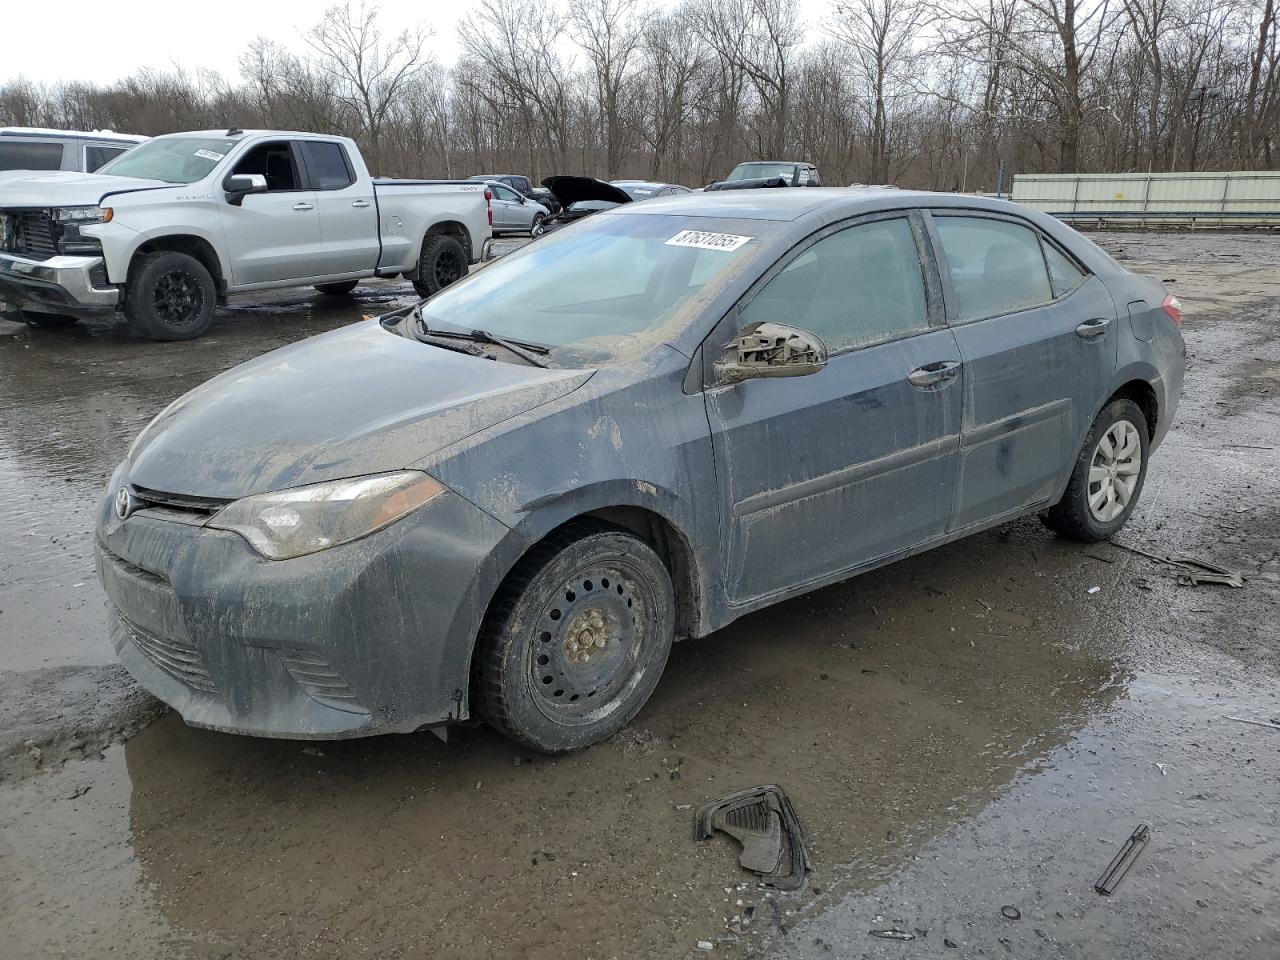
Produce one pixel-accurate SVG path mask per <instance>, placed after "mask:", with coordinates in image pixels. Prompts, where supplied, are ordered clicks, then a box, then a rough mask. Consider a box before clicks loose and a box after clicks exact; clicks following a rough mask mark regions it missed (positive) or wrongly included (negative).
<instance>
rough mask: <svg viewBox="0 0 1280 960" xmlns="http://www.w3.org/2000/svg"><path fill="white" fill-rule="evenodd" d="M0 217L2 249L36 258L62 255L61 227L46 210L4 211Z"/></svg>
mask: <svg viewBox="0 0 1280 960" xmlns="http://www.w3.org/2000/svg"><path fill="white" fill-rule="evenodd" d="M0 218H3V219H4V223H3V224H0V250H3V251H4V252H5V253H16V254H18V256H20V257H30V258H31V259H32V260H48V259H49V258H50V257H56V256H57V255H58V232H57V226H56V225H55V224H54V222H53V218H52V217H50V216H49V214H48V213H47V212H45V211H44V210H10V211H0Z"/></svg>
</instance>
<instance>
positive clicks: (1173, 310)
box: [1160, 293, 1182, 327]
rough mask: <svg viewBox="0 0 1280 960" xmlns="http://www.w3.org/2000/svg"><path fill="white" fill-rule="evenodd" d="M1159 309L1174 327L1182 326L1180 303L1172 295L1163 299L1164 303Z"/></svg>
mask: <svg viewBox="0 0 1280 960" xmlns="http://www.w3.org/2000/svg"><path fill="white" fill-rule="evenodd" d="M1160 309H1161V310H1163V311H1164V312H1165V313H1167V314H1168V315H1169V319H1170V320H1172V321H1173V325H1174V326H1175V327H1180V326H1182V301H1181V300H1179V299H1178V298H1177V297H1175V296H1174V295H1173V294H1172V293H1171V294H1169V295H1168V296H1166V297H1165V298H1164V303H1162V304H1160Z"/></svg>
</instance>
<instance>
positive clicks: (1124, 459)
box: [1087, 420, 1142, 523]
mask: <svg viewBox="0 0 1280 960" xmlns="http://www.w3.org/2000/svg"><path fill="white" fill-rule="evenodd" d="M1141 473H1142V438H1141V437H1140V436H1139V435H1138V428H1137V427H1135V426H1134V425H1133V424H1132V423H1130V422H1129V421H1128V420H1117V421H1116V422H1115V423H1113V424H1112V425H1111V426H1110V427H1108V428H1107V432H1106V433H1104V434H1103V435H1102V437H1101V438H1100V439H1099V440H1098V445H1097V446H1096V447H1094V450H1093V459H1092V460H1090V462H1089V485H1088V493H1087V495H1088V500H1089V513H1090V514H1091V515H1092V516H1093V518H1094V519H1095V520H1097V521H1098V522H1099V523H1110V522H1111V521H1113V520H1115V519H1116V517H1118V516H1120V514H1122V513H1124V511H1125V510H1126V509H1127V508H1128V506H1129V503H1130V502H1131V501H1132V500H1133V494H1134V491H1135V490H1137V488H1138V477H1139V476H1140V475H1141Z"/></svg>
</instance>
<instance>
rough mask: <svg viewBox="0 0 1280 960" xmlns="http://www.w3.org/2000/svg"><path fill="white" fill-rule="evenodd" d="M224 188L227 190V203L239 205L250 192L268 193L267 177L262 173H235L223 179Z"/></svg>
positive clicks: (234, 205)
mask: <svg viewBox="0 0 1280 960" xmlns="http://www.w3.org/2000/svg"><path fill="white" fill-rule="evenodd" d="M222 189H223V190H225V191H227V203H229V204H231V205H232V206H233V207H238V206H240V204H242V203H244V198H245V197H247V196H248V195H249V194H251V193H266V192H267V178H266V177H264V176H263V175H262V174H260V173H233V174H231V176H229V177H227V179H225V180H223V181H222Z"/></svg>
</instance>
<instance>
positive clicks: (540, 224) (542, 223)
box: [529, 213, 547, 237]
mask: <svg viewBox="0 0 1280 960" xmlns="http://www.w3.org/2000/svg"><path fill="white" fill-rule="evenodd" d="M546 226H547V218H546V216H545V215H544V214H541V213H539V214H536V215H535V216H534V218H533V225H532V226H531V227H529V236H531V237H538V236H541V235H542V233H543V232H544V231H545V230H546Z"/></svg>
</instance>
